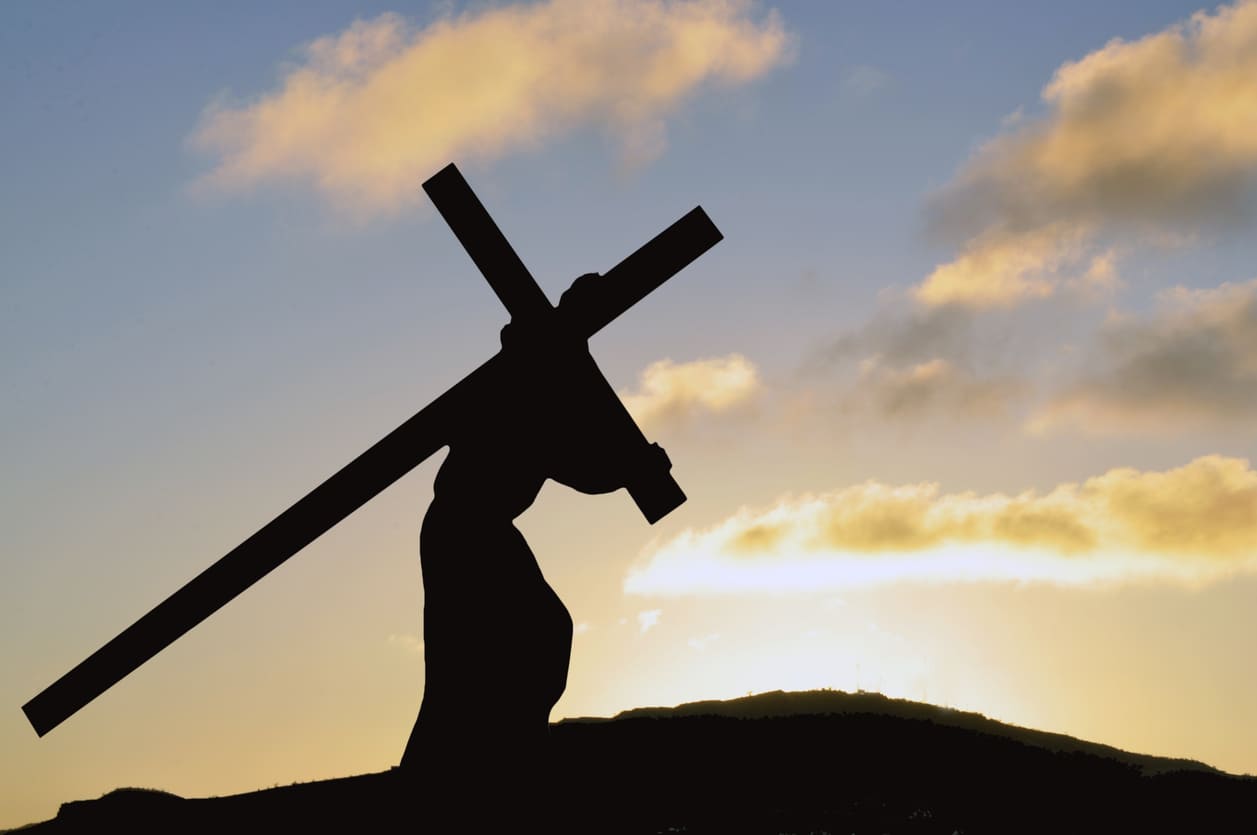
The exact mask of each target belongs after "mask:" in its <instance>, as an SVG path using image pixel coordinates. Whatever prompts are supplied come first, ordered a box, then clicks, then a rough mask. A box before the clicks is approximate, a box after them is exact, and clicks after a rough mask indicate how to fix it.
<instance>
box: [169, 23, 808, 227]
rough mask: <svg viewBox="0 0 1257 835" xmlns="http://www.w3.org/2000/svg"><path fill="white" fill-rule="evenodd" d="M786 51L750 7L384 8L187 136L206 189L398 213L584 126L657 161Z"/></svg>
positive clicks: (778, 33)
mask: <svg viewBox="0 0 1257 835" xmlns="http://www.w3.org/2000/svg"><path fill="white" fill-rule="evenodd" d="M790 48H791V41H790V37H789V35H788V34H787V33H786V31H785V29H784V27H783V25H782V23H781V20H780V18H779V17H778V16H777V15H776V14H775V13H772V12H770V13H768V14H767V15H764V16H762V17H761V18H758V19H757V18H756V17H755V16H753V15H752V9H751V5H750V3H749V2H746V1H744V0H687V1H686V2H679V1H678V2H668V1H667V0H547V2H540V3H529V4H515V5H506V6H500V7H496V8H490V9H487V10H483V11H479V12H475V13H468V14H464V15H461V16H457V17H449V18H444V19H441V20H438V21H436V22H435V23H432V24H429V25H428V26H425V27H423V28H415V27H413V26H411V25H410V24H409V23H407V22H406V21H405V20H404V19H403V18H401V17H400V16H398V15H395V14H385V15H382V16H380V17H377V18H375V19H374V20H369V21H358V22H355V23H354V24H353V25H351V26H350V27H349V28H348V29H346V30H345V31H344V32H342V33H340V34H338V35H332V36H328V37H324V38H320V39H318V40H316V41H314V42H313V43H311V44H309V45H307V46H306V47H305V48H304V50H303V53H302V57H301V59H300V60H299V61H298V62H297V63H296V65H295V66H292V67H290V68H288V69H287V70H286V71H285V72H284V75H283V78H282V79H281V81H280V84H279V88H278V89H277V90H275V91H273V92H270V93H267V94H265V95H263V96H261V97H260V98H258V99H257V100H255V101H253V102H250V103H248V104H243V105H239V106H232V105H230V104H224V103H217V104H213V105H211V106H210V107H209V108H207V109H206V111H205V113H204V114H203V115H202V119H201V123H200V125H199V127H198V128H197V130H196V131H195V133H194V135H193V137H192V140H191V141H192V144H193V145H194V146H195V147H197V148H199V149H201V150H204V151H206V152H209V153H211V154H214V155H215V156H217V157H218V163H217V165H216V167H215V168H214V169H213V170H212V171H211V172H210V173H209V174H208V175H207V176H206V178H205V182H206V183H207V184H209V185H212V186H217V187H221V188H229V189H238V188H244V187H248V186H252V185H255V184H257V183H259V182H263V181H268V180H300V181H309V182H312V183H313V184H314V185H315V186H317V187H318V189H319V190H320V191H322V192H323V193H324V194H325V195H327V196H328V197H330V198H332V199H333V200H335V201H336V202H338V203H340V204H342V205H348V206H350V207H353V208H355V209H358V210H361V211H380V210H390V209H395V208H397V207H399V206H402V205H404V204H406V203H409V202H411V201H414V200H416V199H417V198H418V196H419V194H420V190H419V189H420V184H421V183H422V181H423V180H424V179H426V178H427V177H429V176H431V174H432V173H433V172H435V171H436V170H437V169H439V168H441V167H442V166H444V165H445V164H446V163H447V162H449V161H450V160H451V159H456V158H457V159H458V160H459V161H465V160H468V159H480V160H491V159H495V158H498V157H501V156H503V155H504V154H507V153H509V152H511V151H516V150H520V149H526V148H531V147H535V146H537V145H538V144H540V143H541V142H543V141H545V140H547V139H550V138H553V137H555V136H557V135H559V134H562V133H564V132H566V131H570V130H572V129H575V128H577V127H580V126H584V125H596V126H600V127H602V128H604V129H605V130H606V131H607V132H608V133H610V134H611V135H613V136H615V137H616V138H617V140H618V141H619V143H620V145H621V150H622V152H623V153H624V154H625V155H626V157H629V158H632V159H638V160H644V159H648V158H651V157H653V156H655V155H657V154H658V153H659V152H660V151H661V150H662V145H663V141H664V140H663V120H664V117H666V116H667V115H668V114H669V113H670V112H672V111H673V110H674V109H675V108H676V107H677V105H678V104H679V102H681V101H682V100H683V99H684V98H685V97H686V96H687V95H689V94H691V93H692V92H693V91H695V90H696V89H698V88H699V87H701V86H702V85H704V84H709V83H719V84H726V85H734V84H741V83H744V82H746V81H749V80H751V79H754V78H756V77H758V76H760V75H762V74H764V73H765V72H767V71H768V70H769V69H771V68H772V67H774V66H776V65H778V64H780V63H782V62H783V61H785V60H787V58H788V57H789V54H790Z"/></svg>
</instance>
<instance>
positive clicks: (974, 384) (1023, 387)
mask: <svg viewBox="0 0 1257 835" xmlns="http://www.w3.org/2000/svg"><path fill="white" fill-rule="evenodd" d="M903 301H904V300H903V299H895V300H893V302H892V303H891V304H887V305H882V306H880V307H879V308H878V310H877V311H876V312H875V313H874V315H873V316H872V317H871V318H870V319H869V320H868V321H866V322H865V323H863V324H862V325H860V326H859V327H856V328H853V329H851V330H849V331H847V332H846V333H843V334H842V335H840V336H839V337H838V338H837V339H835V340H834V341H833V343H831V345H829V346H828V347H827V348H826V349H824V350H821V351H818V352H817V353H815V354H814V355H813V356H812V357H811V358H809V359H808V360H807V361H806V362H805V364H804V368H803V371H804V373H805V374H807V375H809V376H816V375H818V374H829V373H831V372H833V373H836V374H838V375H840V376H841V377H842V380H841V383H840V384H839V385H840V386H841V391H840V393H839V395H838V398H837V400H838V403H837V409H838V411H839V412H840V413H842V414H844V415H847V416H851V417H854V418H858V419H864V418H870V417H872V418H874V419H875V420H877V421H878V422H879V423H880V422H885V421H895V422H912V421H920V420H926V419H934V418H956V419H962V420H971V419H974V418H982V419H1002V418H1005V417H1008V416H1009V415H1010V414H1011V413H1012V412H1013V410H1014V409H1015V408H1018V407H1020V405H1021V403H1022V401H1023V400H1024V399H1025V395H1026V394H1027V393H1028V391H1029V389H1030V386H1029V384H1028V380H1027V379H1026V371H1025V368H1024V367H1022V366H1023V365H1025V364H1026V363H1027V362H1031V361H1033V359H1034V357H1035V355H1036V354H1037V351H1036V350H1034V348H1035V346H1034V343H1036V342H1037V341H1038V339H1039V333H1038V331H1039V330H1041V329H1042V328H1041V327H1037V326H1036V325H1035V323H1034V322H1027V321H1023V320H1025V319H1027V318H1028V317H1027V316H1025V315H1023V314H1022V313H1021V312H1020V311H1006V312H1004V313H1003V314H1002V315H990V314H987V315H982V316H979V315H978V314H976V313H975V311H973V310H972V309H971V308H968V307H966V306H964V305H958V304H949V305H940V306H937V307H926V306H922V305H917V304H911V303H909V304H901V302H903ZM1014 336H1015V337H1016V338H1015V340H1014ZM1053 338H1059V330H1058V329H1057V330H1054V333H1053ZM1014 341H1015V342H1016V343H1018V344H1016V345H1014V344H1013V343H1014Z"/></svg>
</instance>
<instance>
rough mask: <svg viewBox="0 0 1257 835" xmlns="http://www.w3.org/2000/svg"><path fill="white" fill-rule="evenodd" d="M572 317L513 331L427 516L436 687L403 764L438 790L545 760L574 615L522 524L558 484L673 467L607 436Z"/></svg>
mask: <svg viewBox="0 0 1257 835" xmlns="http://www.w3.org/2000/svg"><path fill="white" fill-rule="evenodd" d="M597 284H598V281H597V279H596V276H594V275H585V276H582V277H581V278H579V279H577V281H576V282H575V283H574V284H573V285H572V288H571V289H570V290H569V291H568V292H566V293H564V294H563V298H562V299H561V300H560V303H559V310H560V312H561V313H563V314H570V313H573V312H574V309H575V308H579V307H581V306H582V305H584V304H588V303H589V301H590V300H591V299H593V298H594V297H595V296H596V293H597ZM560 318H561V317H554V318H553V319H550V320H548V321H543V322H540V323H536V324H530V323H520V324H515V323H512V324H511V325H507V327H506V328H504V329H503V331H502V346H503V351H502V353H503V359H504V360H505V361H506V363H505V366H506V370H505V372H504V374H503V375H502V378H501V379H500V380H495V381H494V385H493V386H489V387H486V388H485V389H484V390H483V391H482V392H481V393H480V401H479V402H478V403H477V407H476V408H475V409H473V410H469V412H471V413H470V414H469V415H468V416H467V419H466V420H465V421H464V422H463V424H462V425H461V426H460V427H459V429H458V430H457V432H456V434H455V435H454V437H453V438H452V439H451V441H450V444H449V452H448V454H447V456H446V459H445V461H444V462H443V463H442V465H441V468H440V471H439V472H438V473H437V476H436V480H435V483H434V496H433V500H432V504H431V505H430V506H429V508H428V511H427V514H426V515H425V516H424V520H423V527H422V529H421V532H420V539H419V551H420V564H421V567H422V571H423V587H424V607H423V641H424V664H425V685H424V694H423V703H422V705H421V707H420V710H419V718H418V720H417V721H416V722H415V726H414V730H413V731H412V732H411V735H410V739H409V741H408V743H407V745H406V750H405V753H404V755H403V757H402V768H403V770H404V771H409V772H414V773H422V774H423V775H424V778H423V779H424V780H425V781H426V782H428V783H429V785H431V784H432V783H433V781H435V782H439V783H440V784H442V785H444V786H451V787H467V788H470V787H471V786H474V785H479V786H485V785H487V784H494V783H499V782H501V781H515V782H517V783H518V782H519V781H520V780H521V779H522V780H524V781H526V780H527V776H526V774H525V772H526V771H527V770H528V769H530V768H531V769H532V770H534V771H535V770H536V767H537V765H538V764H539V762H540V761H541V760H542V759H543V758H544V756H545V755H544V748H545V744H546V738H547V734H548V730H549V716H550V710H551V708H552V707H553V706H554V704H555V702H557V701H558V699H559V697H560V696H561V695H562V694H563V690H564V688H565V687H566V685H567V672H568V661H569V658H570V653H571V643H572V618H571V616H570V615H569V614H568V611H567V608H566V607H565V606H564V605H563V603H562V601H560V600H559V597H558V595H556V594H555V592H554V590H553V589H552V588H551V587H550V586H549V584H548V583H547V582H546V580H545V578H544V577H543V576H542V573H541V569H540V567H539V566H538V564H537V560H536V557H535V556H533V553H532V551H531V550H530V549H529V547H528V544H527V543H526V542H525V541H524V537H523V536H522V535H521V534H520V532H519V531H518V530H517V529H516V528H515V525H514V524H513V522H514V519H515V518H516V517H517V516H519V515H520V514H521V513H523V512H524V511H525V510H526V509H527V508H528V507H529V506H530V505H531V504H532V502H533V500H534V499H535V498H536V496H537V494H538V492H539V491H540V490H541V486H542V484H543V483H544V482H545V480H546V479H547V478H551V479H554V480H556V481H558V482H560V483H562V484H565V485H567V486H569V487H572V488H574V489H576V490H579V491H581V492H584V493H591V494H592V493H607V492H610V491H612V490H616V489H619V488H620V487H624V486H625V485H626V483H627V481H628V478H629V476H630V475H631V473H632V472H633V471H635V470H637V469H638V468H640V467H642V466H651V465H652V464H654V465H656V466H659V465H663V466H666V455H665V454H664V453H663V452H662V450H660V449H658V448H657V447H655V448H653V449H652V448H646V449H642V448H641V447H640V445H639V446H633V445H631V444H628V443H624V442H622V441H621V439H617V438H612V437H608V436H607V432H606V431H605V424H606V423H607V422H606V421H604V420H600V419H599V417H600V416H599V410H598V405H597V404H598V403H599V402H604V403H605V400H602V401H600V400H599V398H598V397H597V396H594V395H596V394H598V393H599V392H598V390H597V389H596V388H589V387H587V386H585V385H583V384H582V380H585V379H593V380H595V381H597V378H589V377H585V376H583V375H584V374H588V373H590V372H592V373H594V374H597V369H596V367H595V366H594V365H593V359H592V358H591V357H590V356H589V353H588V348H587V346H586V345H585V343H584V341H583V340H577V339H574V338H571V337H569V336H566V335H564V334H562V333H560V332H558V329H557V326H558V322H559V320H560ZM568 318H571V317H568ZM530 328H531V330H530ZM597 382H599V383H600V381H597ZM601 385H602V387H603V392H602V394H603V395H604V397H605V384H601ZM600 424H602V425H601V426H600ZM600 430H601V431H600ZM643 455H646V456H650V455H655V456H663V458H664V461H663V462H658V461H656V462H645V463H644V462H643V461H642V460H641V458H642V456H643ZM521 775H523V776H522V777H521Z"/></svg>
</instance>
